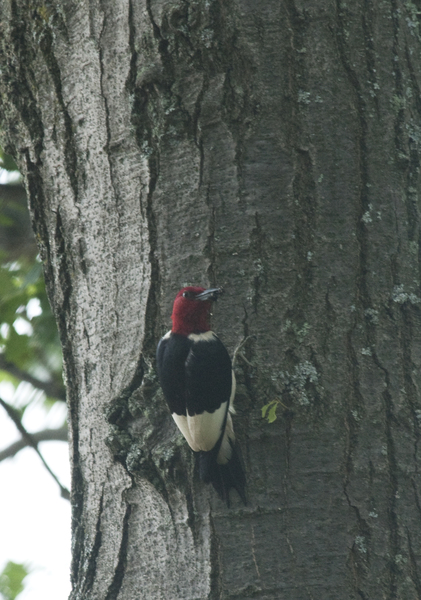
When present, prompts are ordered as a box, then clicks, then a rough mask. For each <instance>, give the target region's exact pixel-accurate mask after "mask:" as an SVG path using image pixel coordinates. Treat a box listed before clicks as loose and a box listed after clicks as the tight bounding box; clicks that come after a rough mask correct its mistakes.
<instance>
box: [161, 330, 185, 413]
mask: <svg viewBox="0 0 421 600" xmlns="http://www.w3.org/2000/svg"><path fill="white" fill-rule="evenodd" d="M192 344H193V342H191V341H190V340H189V339H188V338H186V337H185V336H184V335H178V334H176V333H172V334H171V335H170V336H168V337H167V336H164V337H163V338H162V339H161V341H160V342H159V344H158V348H157V349H156V364H157V370H158V378H159V383H160V384H161V387H162V391H163V392H164V396H165V400H166V401H167V404H168V406H169V409H170V411H171V412H172V413H176V414H177V415H186V414H187V413H186V372H185V363H186V360H187V356H188V354H189V351H190V348H191V346H192Z"/></svg>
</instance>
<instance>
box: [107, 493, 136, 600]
mask: <svg viewBox="0 0 421 600" xmlns="http://www.w3.org/2000/svg"><path fill="white" fill-rule="evenodd" d="M126 502H127V506H126V512H125V515H124V519H123V533H122V536H121V544H120V549H119V552H118V562H117V566H116V568H115V571H114V577H113V580H112V582H111V584H110V586H109V588H108V591H107V595H106V596H105V600H117V597H118V595H119V593H120V589H121V586H122V584H123V579H124V574H125V572H126V564H127V549H128V543H129V522H130V515H131V512H132V507H131V504H129V503H128V501H126Z"/></svg>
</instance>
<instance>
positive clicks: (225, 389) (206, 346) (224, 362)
mask: <svg viewBox="0 0 421 600" xmlns="http://www.w3.org/2000/svg"><path fill="white" fill-rule="evenodd" d="M185 373H186V379H185V386H186V402H187V410H188V414H189V415H190V416H193V415H198V414H201V413H203V412H204V411H206V412H209V413H213V412H214V411H215V410H217V409H218V408H219V407H220V406H221V404H222V403H223V402H226V401H227V400H229V399H230V396H231V387H232V369H231V359H230V357H229V354H228V351H227V349H226V348H225V346H224V344H223V343H222V342H221V340H220V339H219V338H218V337H217V336H216V335H215V334H213V336H212V338H211V339H210V340H209V338H208V339H207V340H206V341H205V340H199V341H195V342H193V344H192V346H191V348H190V352H189V354H188V356H187V360H186V368H185ZM227 408H228V407H227Z"/></svg>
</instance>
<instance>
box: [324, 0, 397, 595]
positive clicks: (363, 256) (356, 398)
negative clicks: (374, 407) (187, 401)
mask: <svg viewBox="0 0 421 600" xmlns="http://www.w3.org/2000/svg"><path fill="white" fill-rule="evenodd" d="M364 19H365V15H364V16H363V28H364ZM334 34H335V39H336V45H337V49H338V54H339V58H340V61H341V63H342V66H343V69H344V72H345V74H346V76H347V78H348V81H349V85H350V88H351V90H352V92H353V96H354V101H355V112H356V119H357V123H358V139H357V143H358V152H359V159H358V177H359V193H358V211H357V214H356V237H357V242H358V267H357V273H356V289H355V298H356V305H357V306H358V305H359V306H361V307H362V311H363V312H365V311H366V310H367V309H369V308H371V307H372V302H371V298H370V295H369V291H368V284H367V280H366V274H367V270H368V265H367V257H368V239H367V234H368V232H367V229H366V227H365V223H364V221H363V215H364V214H365V213H366V212H367V210H368V208H369V207H368V193H367V184H368V183H369V176H368V157H367V136H368V123H367V120H366V108H367V107H366V102H365V100H364V97H363V93H362V88H361V84H360V82H359V79H358V77H357V74H356V72H355V71H354V69H353V67H352V66H351V63H350V60H349V59H348V56H347V49H346V46H345V44H346V42H345V40H346V39H347V37H346V31H345V22H344V17H343V14H342V11H341V6H340V0H336V27H335V31H334ZM365 34H366V36H365V37H367V30H366V31H365ZM369 55H370V53H369ZM370 56H371V55H370ZM357 324H358V319H357V315H355V317H354V319H353V322H352V325H351V329H350V330H349V332H348V334H347V355H348V365H349V374H350V381H349V388H350V394H351V397H350V406H349V410H348V412H347V415H346V417H345V427H346V432H347V442H346V448H345V478H344V494H345V497H346V499H347V501H348V504H349V506H350V507H351V508H352V509H353V510H354V513H355V515H356V519H357V523H358V529H359V531H360V532H361V536H362V537H364V538H366V539H368V540H369V539H370V534H371V532H370V527H369V525H368V523H367V522H366V521H365V519H363V518H362V516H361V513H360V510H359V508H358V506H357V505H356V504H355V503H354V502H353V501H352V499H351V495H350V491H349V486H350V482H351V476H352V472H353V459H352V455H353V450H354V448H355V447H356V444H357V436H358V430H359V425H358V422H357V420H356V419H355V418H354V416H353V412H354V411H355V410H357V411H358V408H359V409H360V410H361V409H363V408H364V398H363V397H362V394H361V392H360V382H359V364H358V359H357V355H356V352H355V350H354V347H353V340H352V338H353V334H354V331H355V330H356V327H357ZM366 335H367V338H368V341H369V344H370V345H371V344H372V343H373V342H374V339H373V336H374V335H375V332H374V326H372V325H370V324H368V325H366ZM387 420H388V418H387V416H386V421H387ZM389 465H390V462H389ZM389 523H391V521H390V520H389ZM390 535H391V536H392V537H393V533H391V534H390ZM356 553H357V554H356ZM354 555H355V556H354ZM357 555H358V556H357ZM364 559H365V561H369V560H370V555H369V545H368V544H367V553H366V554H365V555H364ZM364 559H363V557H362V556H361V552H359V551H358V548H357V547H356V545H355V544H354V546H353V548H352V550H351V555H350V560H351V564H352V572H353V577H354V585H355V589H356V592H357V593H358V594H359V596H360V597H361V598H364V591H363V590H362V585H363V579H364V578H365V575H366V566H365V564H364V562H365V561H364ZM359 565H363V568H360V567H359Z"/></svg>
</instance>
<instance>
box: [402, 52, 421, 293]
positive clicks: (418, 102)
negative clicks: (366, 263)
mask: <svg viewBox="0 0 421 600" xmlns="http://www.w3.org/2000/svg"><path fill="white" fill-rule="evenodd" d="M405 56H406V62H407V65H408V71H409V76H410V80H411V85H412V88H413V90H414V91H415V93H414V94H413V95H412V96H413V102H414V104H415V109H416V112H417V114H418V121H420V120H421V88H420V86H419V85H418V78H417V74H416V72H415V69H414V67H413V64H412V60H411V53H410V50H409V48H408V43H406V44H405ZM406 162H407V161H406ZM419 164H420V154H419V144H417V143H415V142H414V140H413V139H412V138H411V136H410V137H409V165H408V178H407V187H408V190H409V188H411V189H412V191H411V201H412V203H413V204H414V208H413V210H412V212H413V213H414V214H415V216H416V219H410V218H408V226H409V228H410V229H409V239H410V240H412V239H414V240H416V241H417V243H418V279H419V281H420V287H421V233H420V226H419V217H418V203H417V195H416V190H417V189H418V188H419V177H420V174H419ZM414 192H415V193H414ZM413 221H415V222H413ZM411 236H412V237H411Z"/></svg>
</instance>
